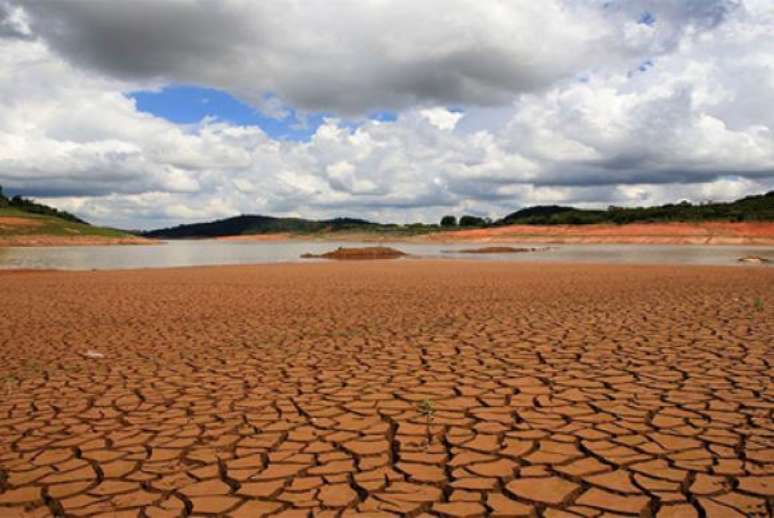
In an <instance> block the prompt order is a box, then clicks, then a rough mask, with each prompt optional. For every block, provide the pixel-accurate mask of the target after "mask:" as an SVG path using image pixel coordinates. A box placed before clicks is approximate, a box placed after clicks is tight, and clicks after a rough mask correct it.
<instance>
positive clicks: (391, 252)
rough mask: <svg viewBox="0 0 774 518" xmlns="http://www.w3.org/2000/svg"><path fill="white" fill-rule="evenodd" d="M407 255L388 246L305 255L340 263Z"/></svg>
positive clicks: (339, 249)
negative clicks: (335, 260) (334, 260)
mask: <svg viewBox="0 0 774 518" xmlns="http://www.w3.org/2000/svg"><path fill="white" fill-rule="evenodd" d="M405 256H406V254H405V253H403V252H401V251H400V250H396V249H394V248H390V247H388V246H364V247H361V248H344V247H339V248H337V249H336V250H334V251H332V252H325V253H324V254H303V255H302V256H301V257H302V258H304V259H337V260H340V261H357V260H363V259H398V258H399V257H405Z"/></svg>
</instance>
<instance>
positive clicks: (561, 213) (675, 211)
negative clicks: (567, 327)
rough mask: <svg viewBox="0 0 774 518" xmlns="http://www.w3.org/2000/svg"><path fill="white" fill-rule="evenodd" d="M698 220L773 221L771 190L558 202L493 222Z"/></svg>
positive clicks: (620, 222) (773, 192)
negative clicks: (624, 201) (732, 197)
mask: <svg viewBox="0 0 774 518" xmlns="http://www.w3.org/2000/svg"><path fill="white" fill-rule="evenodd" d="M678 221H679V222H699V221H774V191H771V192H768V193H766V194H761V195H757V196H748V197H746V198H742V199H740V200H736V201H733V202H728V203H702V204H698V205H694V204H691V203H688V202H687V201H684V202H681V203H677V204H672V203H670V204H667V205H661V206H657V207H632V208H624V207H609V208H608V209H607V210H587V209H576V208H574V207H561V206H558V205H541V206H536V207H529V208H526V209H521V210H519V211H516V212H513V213H511V214H508V215H507V216H505V217H504V218H502V219H501V220H498V221H496V222H495V223H494V224H495V225H588V224H593V223H616V224H624V223H665V222H678Z"/></svg>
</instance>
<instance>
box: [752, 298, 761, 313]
mask: <svg viewBox="0 0 774 518" xmlns="http://www.w3.org/2000/svg"><path fill="white" fill-rule="evenodd" d="M753 308H755V311H763V299H762V298H760V297H757V298H756V299H755V300H754V301H753Z"/></svg>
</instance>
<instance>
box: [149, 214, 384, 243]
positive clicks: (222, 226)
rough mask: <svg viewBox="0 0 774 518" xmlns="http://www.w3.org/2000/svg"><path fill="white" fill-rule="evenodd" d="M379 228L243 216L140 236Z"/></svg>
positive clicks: (352, 221) (355, 222)
mask: <svg viewBox="0 0 774 518" xmlns="http://www.w3.org/2000/svg"><path fill="white" fill-rule="evenodd" d="M380 226H381V225H379V224H377V223H372V222H370V221H366V220H363V219H356V218H335V219H328V220H322V221H315V220H309V219H303V218H275V217H271V216H251V215H244V216H235V217H233V218H227V219H221V220H218V221H212V222H209V223H194V224H191V225H178V226H176V227H171V228H163V229H159V230H152V231H150V232H145V233H143V236H145V237H150V238H155V239H195V238H212V237H228V236H246V235H254V234H275V233H283V232H287V233H299V234H305V233H312V232H322V231H340V230H364V229H365V230H370V229H374V228H376V227H380Z"/></svg>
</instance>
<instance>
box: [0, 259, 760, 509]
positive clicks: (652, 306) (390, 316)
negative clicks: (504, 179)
mask: <svg viewBox="0 0 774 518" xmlns="http://www.w3.org/2000/svg"><path fill="white" fill-rule="evenodd" d="M773 293H774V270H772V269H768V268H699V267H661V266H659V267H650V266H649V267H633V266H578V265H574V266H570V265H541V264H523V265H516V264H508V263H493V264H488V263H472V262H441V261H437V262H431V261H428V262H424V261H400V262H393V263H387V262H371V263H367V262H363V263H346V264H342V263H312V264H296V265H268V266H260V267H229V268H196V269H179V270H145V271H125V272H79V273H74V272H70V273H65V272H53V273H45V274H39V275H34V274H24V275H13V274H11V275H7V276H4V277H3V280H2V282H1V283H0V322H2V323H3V324H2V326H0V343H2V347H0V372H1V373H2V377H3V379H2V382H1V383H3V384H4V386H3V387H2V390H4V391H5V394H4V396H3V397H2V398H0V516H3V517H12V516H52V515H58V516H61V515H65V514H66V515H70V516H91V515H95V516H122V517H123V516H133V517H136V516H140V517H143V518H144V517H158V516H189V515H197V516H202V515H216V514H222V515H228V516H234V517H256V516H266V515H268V514H270V513H275V514H276V515H277V516H310V515H314V516H337V515H339V514H342V515H343V516H354V515H357V514H358V513H362V514H363V515H364V516H401V515H402V516H419V515H421V514H422V513H425V514H424V516H429V515H441V516H455V517H456V516H483V515H485V514H488V515H491V516H535V515H545V516H549V517H559V516H601V515H603V514H604V513H607V514H604V515H605V516H619V515H626V514H629V515H635V516H636V515H639V516H658V517H668V516H672V517H696V516H708V517H735V516H770V515H771V513H772V504H774V486H773V484H774V420H773V419H772V411H773V410H774V379H773V378H774V369H772V361H773V360H772V359H773V358H774V345H773V344H772V340H771V337H772V336H774V299H772V294H773ZM758 299H760V300H762V301H763V304H760V303H756V300H758ZM88 351H95V352H98V353H101V354H104V358H101V359H100V358H88V357H86V356H84V354H85V353H87V352H88ZM425 400H429V401H430V402H431V403H432V407H433V410H434V413H433V414H432V419H431V421H430V427H429V432H430V433H429V434H428V426H427V424H428V423H427V421H426V417H425V416H424V415H422V414H421V413H420V411H419V410H420V408H422V407H423V405H422V404H421V403H422V401H425ZM366 513H368V514H366ZM569 513H575V514H569Z"/></svg>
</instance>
